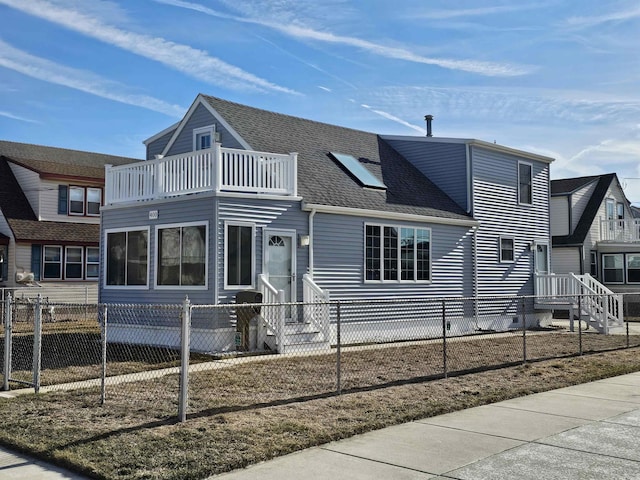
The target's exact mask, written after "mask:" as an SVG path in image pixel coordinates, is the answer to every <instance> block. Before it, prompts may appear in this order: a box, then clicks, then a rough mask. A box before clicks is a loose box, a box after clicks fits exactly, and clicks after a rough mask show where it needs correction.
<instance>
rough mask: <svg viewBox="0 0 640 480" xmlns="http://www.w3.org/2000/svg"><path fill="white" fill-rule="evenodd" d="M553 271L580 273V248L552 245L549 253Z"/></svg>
mask: <svg viewBox="0 0 640 480" xmlns="http://www.w3.org/2000/svg"><path fill="white" fill-rule="evenodd" d="M551 265H552V266H553V273H558V274H567V273H575V274H576V275H580V273H581V272H580V249H579V248H577V247H554V248H553V252H552V253H551Z"/></svg>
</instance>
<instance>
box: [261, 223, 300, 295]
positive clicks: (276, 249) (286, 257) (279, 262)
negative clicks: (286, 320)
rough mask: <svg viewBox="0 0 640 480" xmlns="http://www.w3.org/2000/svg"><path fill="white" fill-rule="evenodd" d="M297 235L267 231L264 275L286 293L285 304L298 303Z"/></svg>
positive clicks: (282, 231) (283, 231)
mask: <svg viewBox="0 0 640 480" xmlns="http://www.w3.org/2000/svg"><path fill="white" fill-rule="evenodd" d="M295 238H296V234H295V232H292V231H286V230H265V238H264V273H265V274H266V275H267V278H268V279H269V283H270V284H271V285H273V286H274V287H275V288H276V289H278V290H282V291H284V300H285V302H287V303H288V302H295V301H296V258H295V254H296V250H295V246H296V242H295Z"/></svg>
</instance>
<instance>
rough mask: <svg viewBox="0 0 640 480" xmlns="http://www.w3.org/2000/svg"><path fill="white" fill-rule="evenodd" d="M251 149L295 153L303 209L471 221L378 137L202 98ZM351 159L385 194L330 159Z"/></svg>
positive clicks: (456, 205) (216, 99)
mask: <svg viewBox="0 0 640 480" xmlns="http://www.w3.org/2000/svg"><path fill="white" fill-rule="evenodd" d="M201 98H202V99H203V100H204V101H206V102H207V103H208V104H209V105H210V106H211V107H212V108H213V109H214V110H215V111H216V112H218V113H219V114H220V115H221V116H222V118H224V120H225V121H226V122H227V124H228V125H229V126H231V128H233V129H234V130H235V131H236V132H237V133H238V134H239V135H240V137H242V139H244V141H245V142H247V143H248V144H249V145H250V147H251V149H253V150H258V151H266V152H274V153H290V152H297V153H298V193H299V194H300V195H301V196H302V197H303V199H304V202H305V203H307V204H315V205H326V206H337V207H345V208H357V209H365V210H376V211H383V212H395V213H403V214H414V215H422V216H432V217H441V218H447V219H456V220H472V218H471V216H470V215H468V214H467V213H466V212H465V211H464V210H463V209H462V208H461V207H460V206H459V205H458V204H456V203H455V202H454V201H453V200H452V199H451V198H450V197H449V196H447V195H446V194H445V193H444V192H443V191H442V190H440V189H439V188H438V187H437V186H436V185H435V184H434V183H433V182H431V181H430V180H429V179H428V178H426V177H425V176H424V175H423V174H422V173H420V172H419V171H418V170H417V169H416V168H415V167H414V166H413V165H412V164H411V163H409V162H408V161H407V160H406V159H405V158H404V157H403V156H402V155H400V154H399V153H398V152H397V151H396V150H394V149H393V148H392V147H391V146H390V145H389V144H388V143H386V142H385V141H384V140H382V139H381V138H380V137H379V136H378V135H376V134H373V133H368V132H363V131H359V130H353V129H350V128H345V127H340V126H337V125H330V124H326V123H320V122H316V121H312V120H306V119H303V118H298V117H292V116H289V115H283V114H280V113H276V112H271V111H267V110H261V109H258V108H253V107H248V106H246V105H241V104H238V103H234V102H229V101H227V100H222V99H219V98H216V97H210V96H207V95H201ZM329 152H338V153H342V154H347V155H351V156H353V157H355V158H356V159H358V160H359V161H360V164H361V165H363V166H364V167H365V168H366V169H367V170H368V171H369V172H371V173H372V174H373V175H374V176H375V177H376V178H378V179H379V180H380V181H381V182H383V183H384V184H385V185H386V187H387V189H386V190H375V189H370V188H363V187H362V185H360V183H358V181H357V180H356V179H354V178H353V177H352V176H351V175H350V174H348V173H347V172H346V171H345V170H344V168H343V167H341V166H340V165H338V163H337V162H336V161H335V160H333V159H332V158H331V157H330V156H329Z"/></svg>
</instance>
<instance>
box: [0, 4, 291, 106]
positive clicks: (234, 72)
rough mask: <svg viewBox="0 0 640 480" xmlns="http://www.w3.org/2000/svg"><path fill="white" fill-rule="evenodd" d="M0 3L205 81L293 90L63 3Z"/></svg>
mask: <svg viewBox="0 0 640 480" xmlns="http://www.w3.org/2000/svg"><path fill="white" fill-rule="evenodd" d="M0 4H4V5H7V6H9V7H12V8H15V9H17V10H20V11H22V12H25V13H27V14H29V15H33V16H36V17H39V18H42V19H45V20H47V21H49V22H53V23H56V24H58V25H61V26H63V27H65V28H67V29H69V30H73V31H76V32H78V33H81V34H83V35H86V36H88V37H91V38H95V39H97V40H100V41H102V42H104V43H107V44H109V45H113V46H116V47H119V48H121V49H123V50H126V51H128V52H131V53H134V54H136V55H140V56H142V57H145V58H148V59H151V60H154V61H156V62H159V63H161V64H163V65H165V66H167V67H169V68H172V69H174V70H177V71H180V72H182V73H184V74H186V75H189V76H191V77H193V78H197V79H198V80H201V81H203V82H206V83H210V84H213V85H218V86H222V87H225V88H232V89H237V90H261V91H275V92H281V93H288V94H296V93H297V92H295V91H293V90H291V89H289V88H286V87H282V86H280V85H276V84H274V83H271V82H269V81H268V80H265V79H263V78H260V77H258V76H256V75H253V74H252V73H249V72H247V71H245V70H242V69H240V68H238V67H236V66H233V65H230V64H228V63H226V62H224V61H222V60H220V59H218V58H215V57H212V56H210V55H209V54H208V53H207V52H205V51H203V50H198V49H195V48H192V47H190V46H188V45H183V44H179V43H174V42H171V41H169V40H165V39H164V38H161V37H152V36H149V35H144V34H140V33H135V32H132V31H126V30H123V29H121V28H118V27H115V26H112V25H108V24H106V23H104V22H103V21H101V20H100V19H99V18H97V17H95V16H92V15H91V14H88V13H84V12H82V11H80V10H77V9H74V8H68V7H66V6H65V5H63V4H58V3H56V2H52V1H49V0H29V1H28V2H25V1H23V0H0Z"/></svg>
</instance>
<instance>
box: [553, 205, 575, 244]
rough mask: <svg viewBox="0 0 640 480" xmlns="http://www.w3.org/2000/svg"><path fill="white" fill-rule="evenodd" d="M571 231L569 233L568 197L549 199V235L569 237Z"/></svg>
mask: <svg viewBox="0 0 640 480" xmlns="http://www.w3.org/2000/svg"><path fill="white" fill-rule="evenodd" d="M572 232H573V229H571V231H569V197H568V196H566V195H563V196H561V197H552V198H551V235H552V236H560V235H570V234H571V233H572Z"/></svg>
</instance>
